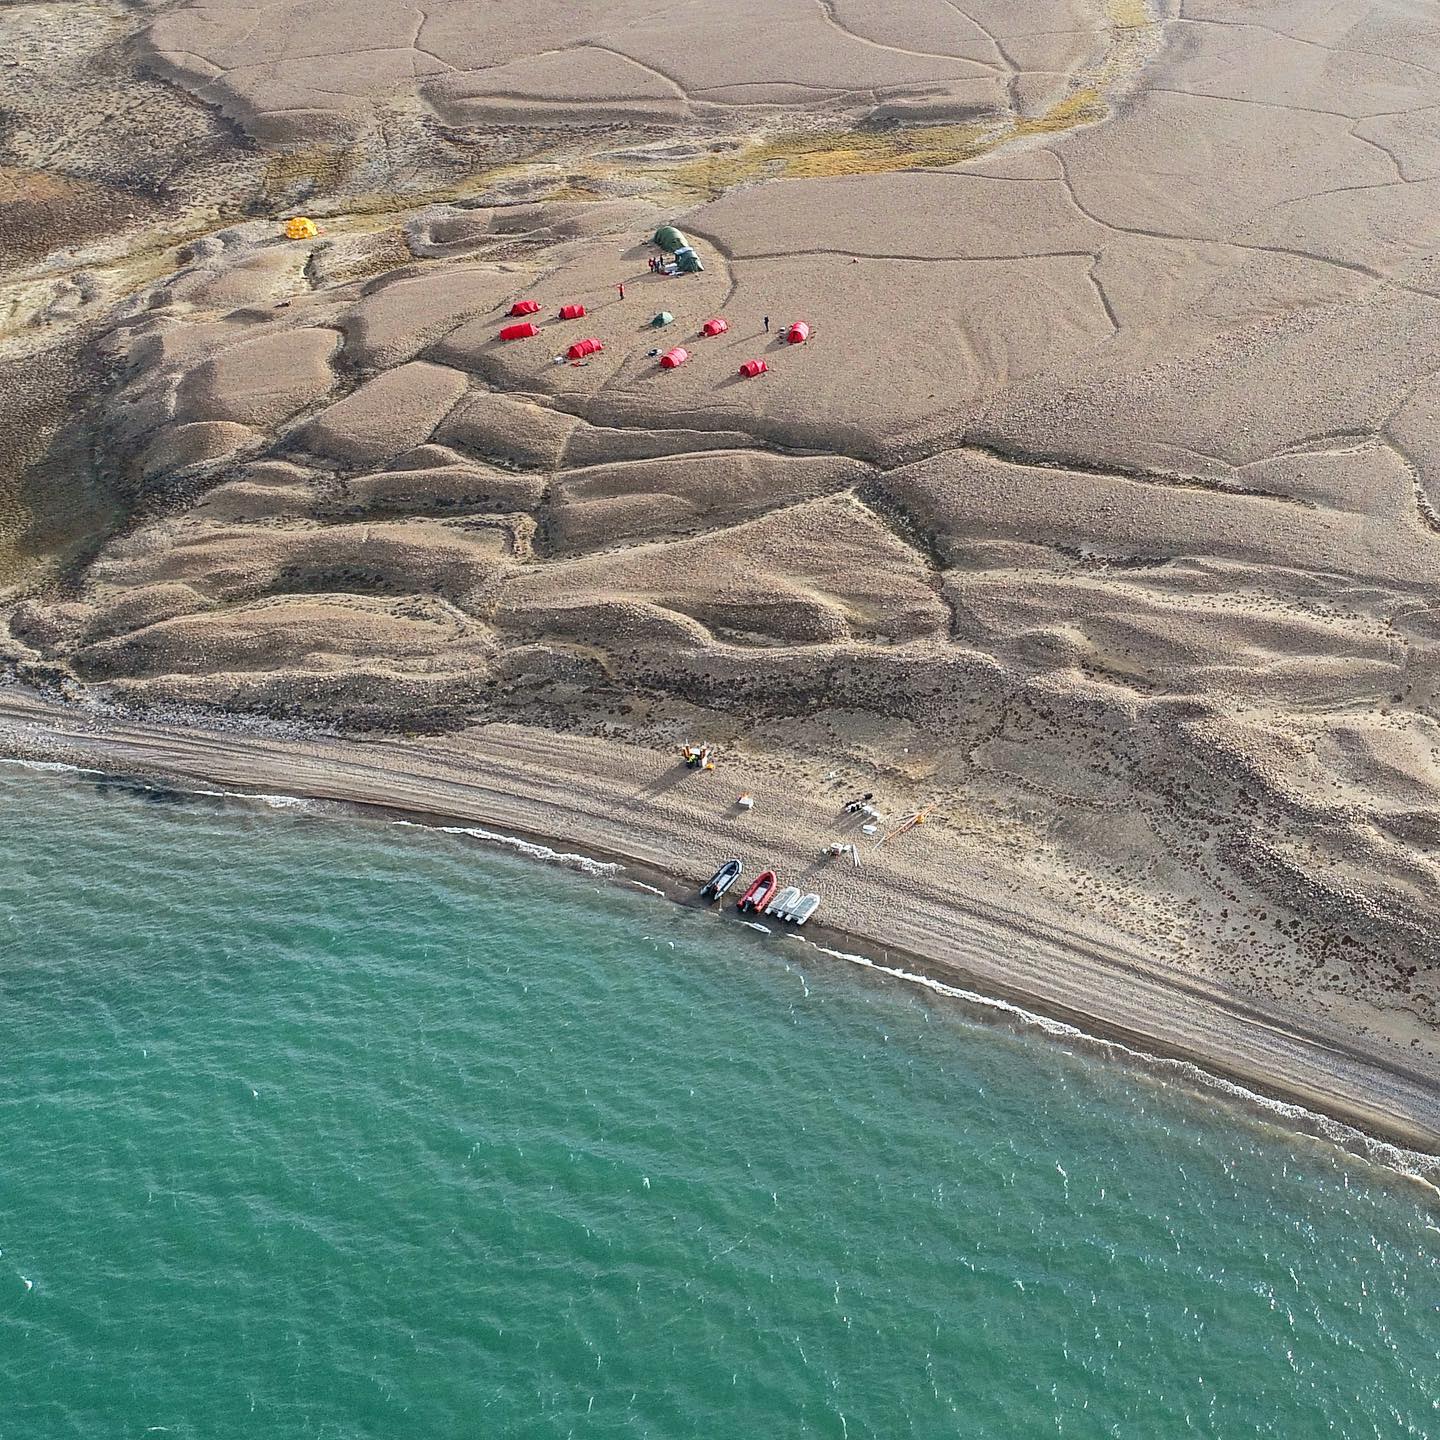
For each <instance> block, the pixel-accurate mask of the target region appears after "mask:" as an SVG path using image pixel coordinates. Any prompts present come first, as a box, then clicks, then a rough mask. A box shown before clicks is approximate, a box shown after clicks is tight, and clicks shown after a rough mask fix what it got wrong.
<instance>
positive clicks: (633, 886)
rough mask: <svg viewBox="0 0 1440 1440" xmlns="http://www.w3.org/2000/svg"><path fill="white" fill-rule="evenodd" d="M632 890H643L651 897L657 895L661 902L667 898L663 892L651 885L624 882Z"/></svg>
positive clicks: (629, 881) (641, 881)
mask: <svg viewBox="0 0 1440 1440" xmlns="http://www.w3.org/2000/svg"><path fill="white" fill-rule="evenodd" d="M625 883H626V884H627V885H628V886H630V888H631V889H632V890H645V891H648V892H649V893H650V894H651V895H658V896H659V897H660V898H661V899H662V900H664V899H666V898H667V896H666V894H665V892H664V891H663V890H657V889H656V888H655V886H653V885H647V884H646V883H645V882H644V881H643V880H627V881H626V882H625Z"/></svg>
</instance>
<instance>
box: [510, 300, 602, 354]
mask: <svg viewBox="0 0 1440 1440" xmlns="http://www.w3.org/2000/svg"><path fill="white" fill-rule="evenodd" d="M506 313H507V314H508V315H509V316H510V317H511V318H512V319H519V317H521V316H525V315H538V314H539V313H540V302H539V301H538V300H517V301H516V302H515V303H514V304H513V305H512V306H511V307H510V309H509V310H508V311H507V312H506ZM559 318H560V319H561V320H583V319H584V318H585V307H584V306H583V305H578V304H571V305H562V306H561V307H560V315H559ZM539 333H540V327H539V326H538V325H537V324H536V323H535V322H534V321H533V320H523V319H522V320H520V323H519V324H517V325H505V326H502V327H501V330H500V338H501V339H502V340H532V339H534V337H535V336H536V335H538V334H539ZM584 343H587V344H588V343H590V342H588V341H587V342H584ZM593 343H594V344H595V347H596V348H597V349H598V348H599V347H600V342H599V341H598V340H596V341H594V342H593ZM586 353H587V354H588V353H589V352H588V351H587V352H586Z"/></svg>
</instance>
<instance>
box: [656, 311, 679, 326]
mask: <svg viewBox="0 0 1440 1440" xmlns="http://www.w3.org/2000/svg"><path fill="white" fill-rule="evenodd" d="M650 323H651V324H652V325H653V326H654V327H655V328H656V329H657V330H658V329H659V328H660V327H661V326H662V325H673V324H674V323H675V317H674V316H673V315H672V314H671V313H670V312H669V311H668V310H662V311H661V312H660V313H659V314H658V315H657V316H656V317H655V318H654V319H653V320H652V321H651V322H650Z"/></svg>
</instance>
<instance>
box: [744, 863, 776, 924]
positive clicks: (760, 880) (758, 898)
mask: <svg viewBox="0 0 1440 1440" xmlns="http://www.w3.org/2000/svg"><path fill="white" fill-rule="evenodd" d="M779 886H780V882H779V881H778V880H777V879H776V878H775V872H774V871H773V870H762V871H761V872H760V873H759V874H758V875H757V876H756V877H755V879H754V881H753V882H752V883H751V885H750V888H749V889H748V890H747V891H746V892H745V893H744V894H743V895H742V896H741V897H740V898H739V899H738V900H737V901H736V902H735V908H736V909H737V910H739V911H740V912H741V913H742V914H744V913H745V912H746V911H749V912H750V913H751V914H754V913H755V912H757V911H760V910H763V909H764V908H765V907H766V906H767V905H768V904H769V903H770V902H771V901H772V900H773V899H774V898H775V891H776V890H777V889H779Z"/></svg>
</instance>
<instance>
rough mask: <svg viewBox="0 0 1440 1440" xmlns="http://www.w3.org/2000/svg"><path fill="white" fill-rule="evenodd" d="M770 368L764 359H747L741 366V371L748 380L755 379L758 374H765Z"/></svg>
mask: <svg viewBox="0 0 1440 1440" xmlns="http://www.w3.org/2000/svg"><path fill="white" fill-rule="evenodd" d="M769 368H770V367H769V366H768V365H767V364H766V363H765V362H764V361H763V360H747V361H746V362H745V363H744V364H743V365H742V366H741V367H740V373H741V374H742V375H743V376H744V377H745V378H746V379H747V380H753V379H754V378H755V377H756V376H757V375H763V374H764V373H765V372H766V371H767V370H768V369H769Z"/></svg>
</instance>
